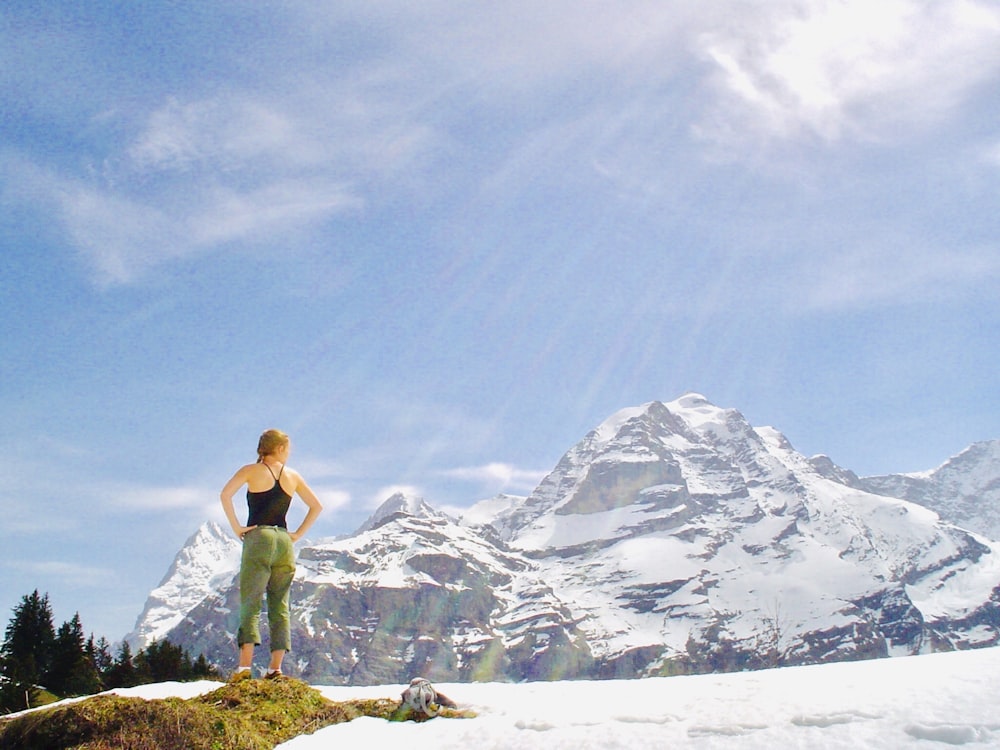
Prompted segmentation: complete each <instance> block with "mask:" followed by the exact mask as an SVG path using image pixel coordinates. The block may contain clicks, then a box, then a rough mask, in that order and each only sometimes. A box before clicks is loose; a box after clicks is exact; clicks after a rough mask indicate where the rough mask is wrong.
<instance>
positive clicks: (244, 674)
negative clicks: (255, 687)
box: [229, 669, 253, 684]
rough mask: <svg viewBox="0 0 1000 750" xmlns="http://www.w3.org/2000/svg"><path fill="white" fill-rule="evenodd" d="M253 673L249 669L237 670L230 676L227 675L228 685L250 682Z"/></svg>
mask: <svg viewBox="0 0 1000 750" xmlns="http://www.w3.org/2000/svg"><path fill="white" fill-rule="evenodd" d="M252 679H253V672H252V671H251V670H249V669H237V670H236V671H235V672H233V673H232V674H231V675H229V683H230V684H232V683H234V682H243V680H252Z"/></svg>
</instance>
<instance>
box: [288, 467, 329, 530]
mask: <svg viewBox="0 0 1000 750" xmlns="http://www.w3.org/2000/svg"><path fill="white" fill-rule="evenodd" d="M296 477H297V482H296V486H295V494H296V495H298V496H299V497H300V498H302V502H304V503H305V504H306V506H307V507H308V508H309V510H308V511H307V512H306V517H305V518H303V519H302V523H301V524H300V525H299V528H297V529H296V530H295V531H293V532H291V533H290V534H289V536H291V537H292V541H293V542H297V541H299V539H301V538H302V537H303V535H304V534H305V533H306V532H307V531H309V527H310V526H312V525H313V522H314V521H315V520H316V519H317V518H318V517H319V514H320V513H321V512H322V511H323V504H322V503H320V501H319V498H318V497H316V493H315V492H313V491H312V489H311V488H310V487H309V485H308V484H306V480H304V479H303V478H302V476H301V475H299V474H296Z"/></svg>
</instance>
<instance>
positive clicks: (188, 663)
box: [0, 589, 219, 713]
mask: <svg viewBox="0 0 1000 750" xmlns="http://www.w3.org/2000/svg"><path fill="white" fill-rule="evenodd" d="M218 676H219V673H218V671H217V670H216V669H215V667H213V666H212V665H211V664H209V663H208V662H207V661H206V659H205V657H204V655H199V656H198V658H197V659H192V658H191V656H190V654H188V652H187V651H186V650H184V649H182V648H180V647H179V646H175V645H174V644H172V643H171V642H170V641H162V642H156V641H154V642H153V643H150V644H149V645H148V646H146V647H145V648H144V649H141V650H140V651H139V652H138V653H137V654H133V653H132V650H131V648H130V647H129V645H128V643H126V642H124V641H123V642H122V643H121V645H120V646H119V647H118V649H117V652H116V653H115V654H114V655H112V653H111V645H110V644H109V643H108V641H107V640H106V639H105V638H103V637H102V638H99V639H98V640H96V641H95V640H94V636H93V634H91V635H90V637H89V638H85V637H84V632H83V625H82V624H81V623H80V615H79V613H77V614H75V615H73V617H72V618H71V619H70V620H69V621H67V622H64V623H63V624H62V625H60V626H59V628H58V629H57V628H55V626H54V624H53V620H52V608H51V606H50V605H49V595H48V594H44V595H41V594H39V593H38V590H37V589H36V590H35V591H34V592H33V593H31V594H28V595H26V596H24V597H22V599H21V601H20V603H19V604H18V605H17V606H16V607H15V608H14V614H13V617H11V619H10V622H9V623H8V625H7V629H6V631H5V632H4V640H3V645H2V646H0V712H2V713H9V712H11V711H20V710H22V709H25V708H30V707H32V706H36V705H40V704H41V703H46V702H49V701H51V700H55V699H58V698H69V697H72V696H79V695H92V694H93V693H98V692H101V691H102V690H110V689H111V688H117V687H133V686H135V685H145V684H148V683H152V682H165V681H168V680H169V681H180V682H183V681H187V680H199V679H217V678H218Z"/></svg>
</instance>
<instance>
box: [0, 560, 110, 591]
mask: <svg viewBox="0 0 1000 750" xmlns="http://www.w3.org/2000/svg"><path fill="white" fill-rule="evenodd" d="M7 567H8V568H12V569H14V570H17V571H19V572H20V573H21V574H22V575H23V576H28V577H33V578H36V577H41V578H44V579H46V580H48V579H58V580H60V581H62V582H63V583H66V584H69V585H72V586H87V587H94V586H97V587H101V586H107V585H108V582H109V581H112V580H115V579H116V578H117V574H116V573H115V571H113V570H110V569H108V568H99V567H95V566H89V565H81V564H79V563H68V562H62V561H58V560H36V561H32V562H27V561H20V560H19V561H14V562H10V563H7Z"/></svg>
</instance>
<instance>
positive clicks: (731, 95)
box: [700, 0, 1000, 142]
mask: <svg viewBox="0 0 1000 750" xmlns="http://www.w3.org/2000/svg"><path fill="white" fill-rule="evenodd" d="M739 18H740V21H741V22H740V23H739V24H733V25H732V26H731V27H729V28H721V29H712V30H709V31H706V32H705V33H704V34H703V35H702V37H701V40H700V41H701V45H702V49H703V53H704V55H705V57H706V59H707V60H708V61H710V62H711V63H712V65H713V66H714V67H715V75H714V79H715V82H716V83H717V85H718V89H717V91H718V94H719V97H720V98H719V100H718V101H717V102H716V103H715V105H714V106H713V107H712V108H711V115H710V117H709V118H708V119H706V121H704V122H702V123H701V124H700V129H701V132H702V133H703V134H704V135H706V136H708V137H710V138H718V139H721V140H724V141H729V140H734V141H736V142H745V141H746V139H747V138H748V137H765V138H787V137H797V136H800V135H807V136H814V137H819V138H821V139H823V140H826V141H833V140H837V139H840V138H844V137H852V138H863V139H868V138H882V137H888V136H889V135H894V134H898V133H897V131H895V129H896V128H898V127H899V126H901V125H902V126H904V127H906V128H910V129H920V128H922V127H924V126H926V125H927V124H929V123H935V122H937V121H938V120H939V119H940V118H942V117H943V116H944V115H946V114H947V113H948V112H949V111H950V110H952V109H953V108H954V107H955V106H956V105H958V104H960V103H961V102H962V100H963V98H964V97H965V96H966V95H967V94H968V93H969V92H970V91H972V90H973V89H974V88H975V87H976V86H977V85H979V84H981V83H983V82H984V81H986V80H989V79H990V78H991V77H995V76H996V75H997V71H998V68H1000V9H998V8H997V7H996V6H995V5H994V4H986V3H981V2H974V1H973V0H953V1H950V2H939V3H921V2H914V1H913V0H890V1H888V2H880V3H874V4H873V3H870V2H865V1H864V0H846V1H844V2H836V3H831V2H826V1H825V0H803V1H801V2H796V3H782V4H771V3H753V4H746V5H744V6H742V7H741V12H740V13H739Z"/></svg>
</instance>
